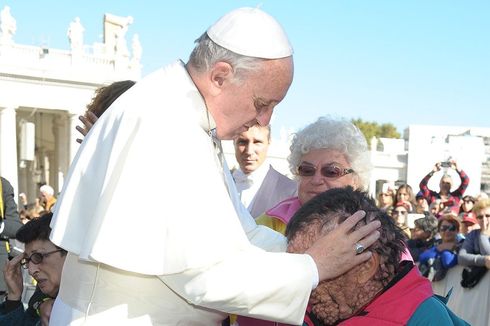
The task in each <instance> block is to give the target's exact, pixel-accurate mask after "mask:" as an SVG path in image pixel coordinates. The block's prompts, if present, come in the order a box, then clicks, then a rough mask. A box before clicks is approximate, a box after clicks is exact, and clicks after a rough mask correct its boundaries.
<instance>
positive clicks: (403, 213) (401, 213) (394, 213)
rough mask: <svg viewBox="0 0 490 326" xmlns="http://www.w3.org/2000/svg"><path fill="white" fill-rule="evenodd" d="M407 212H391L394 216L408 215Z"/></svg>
mask: <svg viewBox="0 0 490 326" xmlns="http://www.w3.org/2000/svg"><path fill="white" fill-rule="evenodd" d="M407 213H408V212H407V211H397V210H394V211H393V212H391V214H393V215H407Z"/></svg>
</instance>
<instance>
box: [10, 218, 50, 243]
mask: <svg viewBox="0 0 490 326" xmlns="http://www.w3.org/2000/svg"><path fill="white" fill-rule="evenodd" d="M52 217H53V213H46V214H44V215H42V216H40V217H39V218H36V219H33V220H31V221H29V222H27V223H26V224H24V225H23V226H22V227H21V228H20V229H19V230H18V231H17V233H16V234H15V238H16V239H17V240H19V241H20V242H22V243H24V244H27V243H30V242H32V241H35V240H48V241H49V234H50V233H51V227H50V226H49V224H50V223H51V218H52Z"/></svg>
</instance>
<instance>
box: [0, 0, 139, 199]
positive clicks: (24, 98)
mask: <svg viewBox="0 0 490 326" xmlns="http://www.w3.org/2000/svg"><path fill="white" fill-rule="evenodd" d="M6 9H8V7H4V9H3V10H2V12H1V13H2V14H1V15H0V175H2V176H3V177H5V178H7V179H8V180H9V181H10V182H11V183H12V185H13V186H14V189H15V190H16V192H18V193H20V192H24V193H26V194H27V197H28V199H30V200H33V199H34V198H36V197H37V196H38V192H39V186H40V185H42V184H49V185H50V186H52V187H53V188H54V189H55V192H59V191H60V190H61V188H62V186H63V181H64V178H65V176H66V173H67V171H68V167H69V165H70V162H71V161H72V159H73V157H74V156H75V154H76V152H77V150H78V147H79V144H78V143H77V142H76V138H79V136H80V135H79V134H78V132H77V131H76V130H75V126H76V125H77V124H79V120H78V117H79V115H82V114H83V113H84V112H85V109H86V105H87V104H88V103H90V101H91V99H92V97H93V95H94V91H95V90H96V89H97V88H99V87H101V86H104V85H108V84H110V83H112V82H114V81H118V80H126V79H131V80H138V79H139V78H140V76H141V64H140V62H139V56H140V55H141V46H140V45H139V44H136V46H139V49H137V51H139V52H138V53H137V55H138V58H137V60H135V58H134V56H131V54H130V53H129V51H127V49H126V48H125V49H124V52H122V53H121V52H118V51H117V47H116V48H113V47H111V48H108V47H107V46H106V42H109V39H110V37H111V36H110V35H108V36H107V37H105V41H104V43H100V44H93V45H85V44H84V43H83V31H84V29H83V26H82V25H81V22H80V20H79V19H78V18H75V20H74V21H73V22H72V23H71V24H70V26H69V28H68V31H69V32H68V39H69V42H70V47H71V49H70V50H60V49H53V48H48V47H39V46H31V45H22V44H17V43H15V28H14V27H16V26H15V18H13V17H11V16H10V17H9V14H10V12H9V10H6ZM108 18H110V19H111V22H112V26H113V28H112V29H110V32H111V33H113V35H112V37H115V36H114V33H117V32H118V28H119V29H123V28H127V25H128V24H129V21H131V22H132V18H131V20H126V25H124V23H121V24H120V25H117V23H114V21H115V20H116V19H115V16H113V15H110V16H108ZM116 18H117V17H116ZM122 18H124V17H122ZM105 20H107V18H106V19H105ZM12 21H13V22H14V23H12ZM116 21H117V20H116ZM121 21H123V22H124V20H123V19H121ZM7 23H8V24H7ZM9 26H10V27H9ZM12 26H14V27H12ZM122 36H123V34H121V32H120V33H119V34H118V36H117V37H118V41H119V42H120V43H121V42H122V40H121V37H122ZM124 41H125V40H124ZM112 42H114V40H112ZM119 47H120V48H121V45H120V46H119Z"/></svg>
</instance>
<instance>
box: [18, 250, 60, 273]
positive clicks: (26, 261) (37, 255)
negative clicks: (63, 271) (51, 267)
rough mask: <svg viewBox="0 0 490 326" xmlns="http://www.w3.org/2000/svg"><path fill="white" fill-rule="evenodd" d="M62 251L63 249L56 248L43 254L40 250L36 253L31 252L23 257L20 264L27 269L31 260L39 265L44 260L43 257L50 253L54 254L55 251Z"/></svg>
mask: <svg viewBox="0 0 490 326" xmlns="http://www.w3.org/2000/svg"><path fill="white" fill-rule="evenodd" d="M60 251H63V249H56V250H54V251H50V252H47V253H44V254H42V253H40V252H35V253H33V254H31V255H30V256H29V257H25V258H22V260H21V261H20V265H21V266H22V267H23V268H25V269H27V268H28V267H29V262H32V263H33V264H35V265H39V264H40V263H42V262H43V259H44V258H45V257H48V256H49V255H51V254H54V253H55V252H60Z"/></svg>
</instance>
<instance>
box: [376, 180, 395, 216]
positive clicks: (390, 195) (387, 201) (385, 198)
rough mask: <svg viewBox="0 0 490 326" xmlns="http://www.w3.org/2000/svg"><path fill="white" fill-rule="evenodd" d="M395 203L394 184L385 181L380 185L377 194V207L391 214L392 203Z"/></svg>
mask: <svg viewBox="0 0 490 326" xmlns="http://www.w3.org/2000/svg"><path fill="white" fill-rule="evenodd" d="M395 203H396V191H395V185H393V184H392V183H389V182H386V183H384V184H383V186H382V187H381V192H380V193H379V194H378V207H379V208H380V209H381V210H382V211H384V212H386V214H388V215H391V212H392V211H393V205H395Z"/></svg>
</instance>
